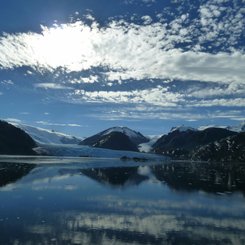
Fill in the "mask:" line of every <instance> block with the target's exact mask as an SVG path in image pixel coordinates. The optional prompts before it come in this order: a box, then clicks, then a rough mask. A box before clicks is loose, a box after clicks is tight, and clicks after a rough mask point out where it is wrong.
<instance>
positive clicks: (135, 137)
mask: <svg viewBox="0 0 245 245" xmlns="http://www.w3.org/2000/svg"><path fill="white" fill-rule="evenodd" d="M115 133H116V134H117V136H119V135H121V137H120V138H122V136H123V135H124V136H125V137H124V143H123V142H122V145H121V147H123V148H124V149H126V148H127V145H129V143H130V145H134V147H130V148H131V149H132V150H133V148H135V149H137V146H138V144H141V143H144V142H148V141H149V139H148V138H146V137H145V136H143V135H142V134H141V133H139V132H136V131H134V130H132V129H129V128H127V127H112V128H109V129H107V130H104V131H102V132H100V133H98V134H95V135H93V136H91V137H88V138H86V139H85V140H83V141H82V142H81V144H82V145H90V146H96V147H104V146H103V144H102V143H104V142H108V141H110V144H109V145H107V148H110V149H114V144H117V141H118V137H115ZM126 138H127V139H126ZM101 142H102V143H101ZM123 144H124V145H123ZM104 148H105V147H104Z"/></svg>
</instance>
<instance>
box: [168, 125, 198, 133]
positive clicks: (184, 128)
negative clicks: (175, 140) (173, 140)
mask: <svg viewBox="0 0 245 245" xmlns="http://www.w3.org/2000/svg"><path fill="white" fill-rule="evenodd" d="M188 130H189V131H197V129H195V128H192V127H188V126H184V125H181V126H177V127H173V128H171V130H170V132H174V131H179V132H186V131H188Z"/></svg>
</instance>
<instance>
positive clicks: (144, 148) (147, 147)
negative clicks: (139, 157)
mask: <svg viewBox="0 0 245 245" xmlns="http://www.w3.org/2000/svg"><path fill="white" fill-rule="evenodd" d="M160 137H162V135H155V136H151V137H149V139H150V141H148V142H146V143H141V144H139V145H138V149H139V151H140V152H146V153H148V152H151V150H152V148H153V147H152V146H153V144H154V143H155V142H156V141H157V140H158V139H159V138H160Z"/></svg>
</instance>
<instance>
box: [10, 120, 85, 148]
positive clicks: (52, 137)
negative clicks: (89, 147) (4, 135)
mask: <svg viewBox="0 0 245 245" xmlns="http://www.w3.org/2000/svg"><path fill="white" fill-rule="evenodd" d="M9 123H11V124H12V125H14V126H15V127H17V128H20V129H22V130H23V131H25V132H26V133H27V134H28V135H30V136H31V138H32V139H33V140H34V141H36V143H37V144H79V143H80V142H81V141H82V139H79V138H77V137H74V136H70V135H67V134H63V133H59V132H54V131H52V130H48V129H43V128H39V127H33V126H29V125H25V124H19V123H13V122H9Z"/></svg>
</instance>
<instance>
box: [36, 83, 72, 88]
mask: <svg viewBox="0 0 245 245" xmlns="http://www.w3.org/2000/svg"><path fill="white" fill-rule="evenodd" d="M34 86H35V87H36V88H43V89H57V90H67V89H72V88H71V87H68V86H65V85H62V84H59V83H37V84H35V85H34Z"/></svg>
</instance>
